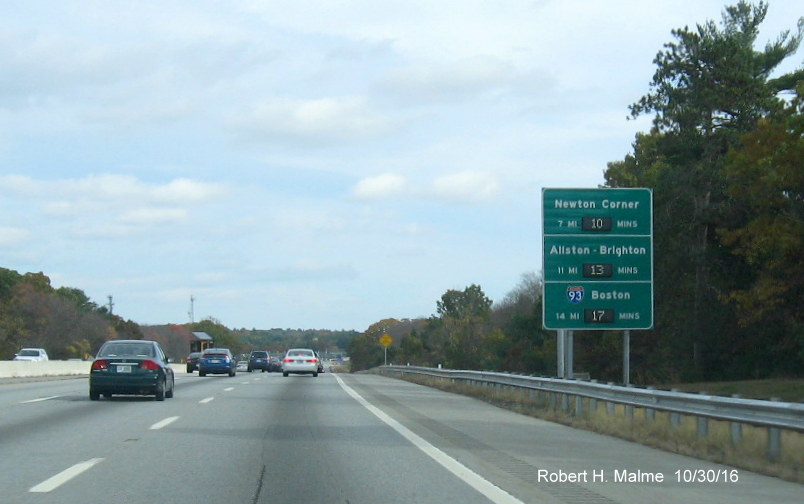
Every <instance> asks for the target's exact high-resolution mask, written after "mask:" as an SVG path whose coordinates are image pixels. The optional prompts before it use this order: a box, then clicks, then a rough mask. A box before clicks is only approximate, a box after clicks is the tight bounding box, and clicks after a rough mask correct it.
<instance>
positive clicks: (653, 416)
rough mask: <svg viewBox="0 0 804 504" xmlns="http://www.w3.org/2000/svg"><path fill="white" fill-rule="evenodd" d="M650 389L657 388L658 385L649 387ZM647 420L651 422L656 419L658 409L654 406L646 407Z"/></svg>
mask: <svg viewBox="0 0 804 504" xmlns="http://www.w3.org/2000/svg"><path fill="white" fill-rule="evenodd" d="M648 390H656V387H648ZM645 420H648V421H649V422H653V421H654V420H656V410H655V409H653V408H645Z"/></svg>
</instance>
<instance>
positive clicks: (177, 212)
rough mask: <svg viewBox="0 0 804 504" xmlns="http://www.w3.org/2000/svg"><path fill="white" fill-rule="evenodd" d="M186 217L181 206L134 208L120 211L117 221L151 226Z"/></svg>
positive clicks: (179, 220)
mask: <svg viewBox="0 0 804 504" xmlns="http://www.w3.org/2000/svg"><path fill="white" fill-rule="evenodd" d="M186 218H187V210H185V209H183V208H135V209H132V210H126V211H124V212H122V213H121V214H120V216H119V217H118V221H120V222H121V223H123V224H134V225H138V226H153V225H159V224H166V223H176V222H182V221H184V220H186Z"/></svg>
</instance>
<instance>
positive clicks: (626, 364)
mask: <svg viewBox="0 0 804 504" xmlns="http://www.w3.org/2000/svg"><path fill="white" fill-rule="evenodd" d="M623 383H624V384H625V385H628V384H630V383H631V331H630V330H628V329H626V330H625V331H623Z"/></svg>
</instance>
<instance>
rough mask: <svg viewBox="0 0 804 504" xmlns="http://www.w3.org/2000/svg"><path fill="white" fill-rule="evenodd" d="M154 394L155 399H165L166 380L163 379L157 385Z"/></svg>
mask: <svg viewBox="0 0 804 504" xmlns="http://www.w3.org/2000/svg"><path fill="white" fill-rule="evenodd" d="M154 395H155V396H156V397H155V398H154V399H155V400H157V401H164V400H165V380H162V381H161V382H159V383H158V384H157V385H156V390H155V391H154Z"/></svg>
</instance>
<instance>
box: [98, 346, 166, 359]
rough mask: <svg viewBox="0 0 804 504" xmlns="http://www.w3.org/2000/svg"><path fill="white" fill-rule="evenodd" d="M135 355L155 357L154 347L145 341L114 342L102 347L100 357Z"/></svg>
mask: <svg viewBox="0 0 804 504" xmlns="http://www.w3.org/2000/svg"><path fill="white" fill-rule="evenodd" d="M121 355H133V356H137V357H153V356H154V347H152V346H151V345H147V344H143V343H112V344H110V345H106V346H104V347H103V348H101V351H100V352H99V353H98V356H99V357H118V356H121Z"/></svg>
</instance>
